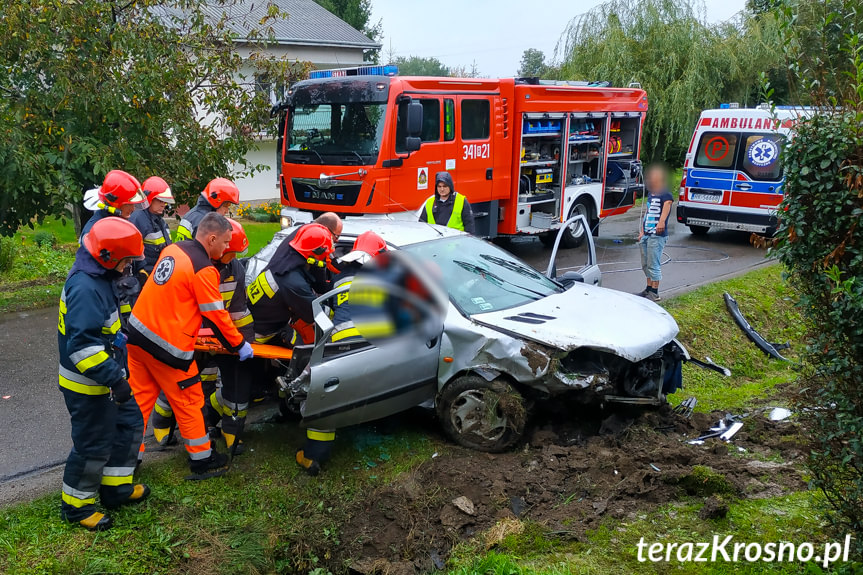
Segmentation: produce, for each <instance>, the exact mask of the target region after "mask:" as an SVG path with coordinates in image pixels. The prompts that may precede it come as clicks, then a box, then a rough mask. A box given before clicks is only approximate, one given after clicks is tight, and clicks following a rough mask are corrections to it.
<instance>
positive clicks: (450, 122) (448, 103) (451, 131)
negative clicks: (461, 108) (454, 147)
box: [443, 98, 455, 142]
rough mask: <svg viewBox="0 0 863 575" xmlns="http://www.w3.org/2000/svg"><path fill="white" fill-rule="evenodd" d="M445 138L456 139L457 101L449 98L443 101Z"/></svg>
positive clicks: (447, 139)
mask: <svg viewBox="0 0 863 575" xmlns="http://www.w3.org/2000/svg"><path fill="white" fill-rule="evenodd" d="M443 139H444V141H445V142H452V141H453V140H455V102H454V101H453V100H451V99H449V98H447V99H445V100H444V101H443Z"/></svg>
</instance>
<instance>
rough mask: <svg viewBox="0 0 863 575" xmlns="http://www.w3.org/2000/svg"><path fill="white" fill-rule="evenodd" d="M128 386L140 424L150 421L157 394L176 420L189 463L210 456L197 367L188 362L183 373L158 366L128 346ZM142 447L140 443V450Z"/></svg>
mask: <svg viewBox="0 0 863 575" xmlns="http://www.w3.org/2000/svg"><path fill="white" fill-rule="evenodd" d="M128 351H129V376H130V377H129V385H130V386H132V390H133V391H134V392H135V398H136V399H137V400H138V405H139V406H140V407H141V415H142V416H143V421H144V423H145V425H146V422H147V421H148V420H149V419H150V414H151V413H152V412H153V408H154V406H155V405H156V401H157V400H158V398H159V393H160V392H163V391H164V392H165V397H166V398H167V400H168V402H169V403H170V406H171V408H172V409H173V413H174V416H175V417H176V418H177V427H179V429H180V434H181V435H182V436H183V440H184V441H185V444H186V452H187V453H188V454H189V459H190V460H191V461H199V460H203V459H207V458H208V457H210V455H211V454H212V448H211V446H210V436H209V435H208V434H207V426H206V425H205V423H204V415H203V413H202V412H201V408H203V407H204V394H203V392H202V391H201V377H200V375H199V374H198V366H197V365H195V364H194V363H192V365H191V366H189V369H187V370H186V371H183V370H180V369H176V368H173V367H171V366H169V365H166V364H164V363H162V362H161V361H159V360H157V359H156V358H154V357H153V356H152V355H150V354H149V353H147V352H146V351H144V350H143V349H141V348H140V347H138V346H136V345H129V346H128ZM143 450H144V445H143V443H141V451H142V452H143Z"/></svg>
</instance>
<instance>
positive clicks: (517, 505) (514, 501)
mask: <svg viewBox="0 0 863 575" xmlns="http://www.w3.org/2000/svg"><path fill="white" fill-rule="evenodd" d="M525 507H527V503H525V501H524V497H518V496H514V497H511V498H510V500H509V508H510V509H511V510H512V514H513V515H515V516H516V517H521V514H522V513H524V508H525Z"/></svg>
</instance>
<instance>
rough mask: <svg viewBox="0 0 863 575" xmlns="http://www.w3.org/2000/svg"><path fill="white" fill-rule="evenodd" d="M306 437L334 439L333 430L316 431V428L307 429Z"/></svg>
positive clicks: (322, 439) (321, 439) (324, 439)
mask: <svg viewBox="0 0 863 575" xmlns="http://www.w3.org/2000/svg"><path fill="white" fill-rule="evenodd" d="M306 437H308V438H309V439H311V440H314V441H334V440H335V439H336V432H335V431H318V430H316V429H307V430H306Z"/></svg>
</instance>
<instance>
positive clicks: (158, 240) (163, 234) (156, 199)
mask: <svg viewBox="0 0 863 575" xmlns="http://www.w3.org/2000/svg"><path fill="white" fill-rule="evenodd" d="M141 190H142V191H143V192H144V194H146V195H147V201H148V202H149V204H150V205H149V206H147V209H145V210H136V211H134V212H133V213H132V216H131V217H130V218H129V221H130V222H132V223H133V224H135V227H136V228H138V231H139V232H141V235H142V236H143V237H144V259H143V260H142V261H139V262H135V265H134V266H133V271H134V273H135V277H136V278H138V282H140V284H141V286H143V285H144V282H146V281H147V277H148V276H149V275H150V273H151V272H152V271H153V266H155V265H156V261H157V260H158V259H159V255H160V254H161V253H162V250H163V249H165V247H166V246H169V245H170V244H171V232H170V230H168V224H166V223H165V220H164V218H163V217H162V216H163V215H164V214H165V207H166V206H167V205H168V204H173V203H174V196H173V194H171V188H170V187H169V186H168V183H167V182H166V181H165V180H163V179H162V178H160V177H158V176H152V177H150V178H147V179H146V180H145V181H144V183H143V185H142V186H141Z"/></svg>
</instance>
